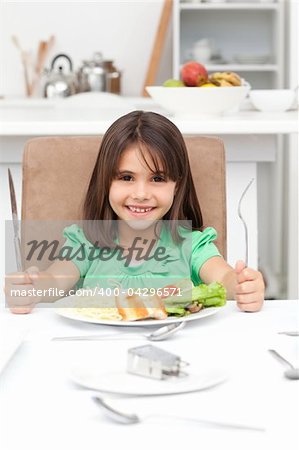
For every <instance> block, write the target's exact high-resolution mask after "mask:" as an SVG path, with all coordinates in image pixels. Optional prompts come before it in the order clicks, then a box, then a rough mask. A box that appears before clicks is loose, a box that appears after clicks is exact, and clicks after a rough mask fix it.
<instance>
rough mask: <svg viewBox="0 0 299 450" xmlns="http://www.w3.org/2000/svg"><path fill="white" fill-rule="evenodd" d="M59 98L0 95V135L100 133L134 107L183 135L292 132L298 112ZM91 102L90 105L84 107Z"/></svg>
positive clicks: (140, 99) (145, 100) (131, 99)
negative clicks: (196, 114)
mask: <svg viewBox="0 0 299 450" xmlns="http://www.w3.org/2000/svg"><path fill="white" fill-rule="evenodd" d="M75 97H77V96H73V98H71V97H69V98H68V99H63V100H58V101H54V100H47V99H32V100H27V99H23V100H22V99H9V100H0V136H44V135H47V136H50V135H101V134H103V133H104V132H105V131H106V130H107V128H108V127H109V126H110V125H111V123H112V122H113V121H114V120H116V119H117V118H118V117H120V116H121V115H123V114H126V113H127V112H129V111H133V110H135V109H142V110H152V111H156V112H159V113H163V114H165V115H167V116H168V117H169V119H170V120H172V121H173V122H174V123H175V124H176V125H177V126H178V128H179V129H180V131H181V132H182V133H184V134H206V135H209V134H210V135H211V134H222V135H223V134H280V133H281V134H290V133H297V132H298V111H288V112H284V113H262V112H259V111H256V110H253V109H252V108H250V106H249V107H248V105H246V109H243V110H241V111H239V112H234V113H232V112H231V113H226V114H223V115H219V116H202V117H200V118H197V119H194V120H193V119H184V118H176V117H172V116H170V115H168V114H167V112H165V111H163V110H162V109H161V108H160V107H158V106H157V105H155V103H154V102H153V101H152V100H151V99H150V98H143V97H137V98H136V97H118V99H115V97H116V96H113V97H114V98H113V102H111V101H110V98H109V100H108V99H105V101H104V102H103V101H102V100H100V101H99V100H98V101H97V102H92V103H90V102H89V103H88V102H86V101H85V102H84V101H83V102H82V101H81V100H80V99H79V100H78V99H76V98H75ZM91 104H92V106H90V105H91Z"/></svg>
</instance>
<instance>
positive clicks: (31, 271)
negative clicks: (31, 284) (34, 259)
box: [25, 266, 39, 281]
mask: <svg viewBox="0 0 299 450" xmlns="http://www.w3.org/2000/svg"><path fill="white" fill-rule="evenodd" d="M25 273H26V274H27V276H28V278H29V279H30V281H34V280H37V279H38V275H39V268H38V267H36V266H31V267H28V269H26V271H25Z"/></svg>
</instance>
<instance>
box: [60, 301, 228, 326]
mask: <svg viewBox="0 0 299 450" xmlns="http://www.w3.org/2000/svg"><path fill="white" fill-rule="evenodd" d="M72 301H73V299H72V297H65V298H63V299H62V300H59V301H58V302H56V304H57V305H58V307H57V308H55V312H56V313H57V314H58V315H59V316H62V317H66V318H67V319H73V320H78V321H80V322H88V323H95V324H99V325H113V326H121V327H140V326H151V325H156V326H157V325H168V324H171V323H178V322H185V321H186V322H189V321H191V320H198V319H203V318H204V317H208V316H212V315H214V314H217V313H218V312H220V311H221V310H223V306H222V307H210V308H204V309H202V310H201V311H199V312H197V313H193V314H190V315H188V316H184V317H175V316H170V317H167V319H163V320H156V319H145V320H136V321H133V322H129V321H124V320H103V319H96V318H91V317H87V316H84V314H80V313H79V312H78V311H76V309H75V308H71V307H70V306H69V305H71V304H72Z"/></svg>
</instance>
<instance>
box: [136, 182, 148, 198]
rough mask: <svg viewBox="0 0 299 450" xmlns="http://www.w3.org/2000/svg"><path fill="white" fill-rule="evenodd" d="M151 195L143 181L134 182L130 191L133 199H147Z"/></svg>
mask: <svg viewBox="0 0 299 450" xmlns="http://www.w3.org/2000/svg"><path fill="white" fill-rule="evenodd" d="M150 196H151V194H150V191H149V189H148V187H147V186H146V184H145V183H136V184H135V186H134V189H133V192H132V198H133V199H134V200H147V199H149V198H150Z"/></svg>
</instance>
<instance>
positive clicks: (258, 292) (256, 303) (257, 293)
mask: <svg viewBox="0 0 299 450" xmlns="http://www.w3.org/2000/svg"><path fill="white" fill-rule="evenodd" d="M235 273H236V279H237V284H236V287H235V295H234V298H235V300H236V301H237V305H238V307H239V308H240V309H241V311H248V312H255V311H259V310H260V309H261V308H262V306H263V303H264V295H265V285H264V280H263V276H262V274H261V273H260V272H258V271H257V270H254V269H250V268H249V267H246V266H245V263H244V262H243V261H237V263H236V267H235Z"/></svg>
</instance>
